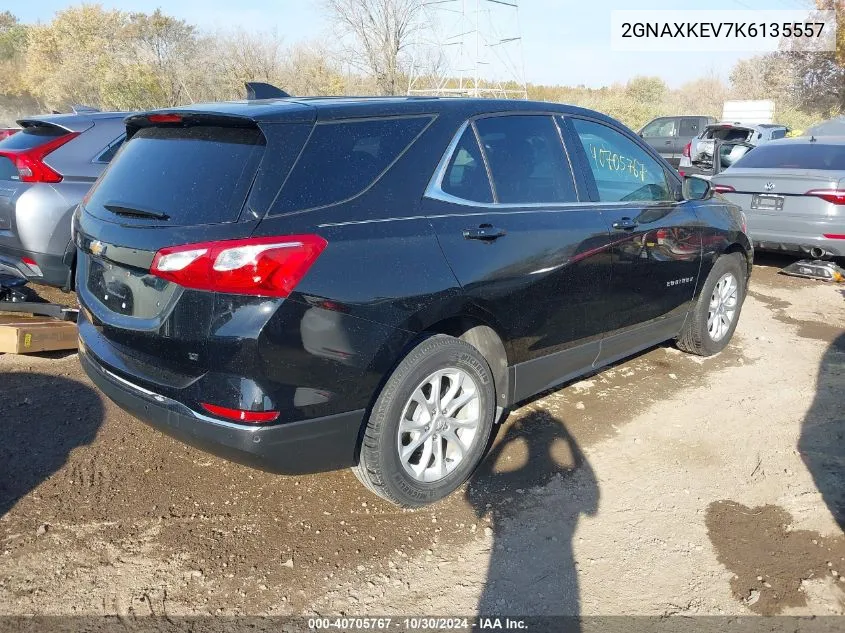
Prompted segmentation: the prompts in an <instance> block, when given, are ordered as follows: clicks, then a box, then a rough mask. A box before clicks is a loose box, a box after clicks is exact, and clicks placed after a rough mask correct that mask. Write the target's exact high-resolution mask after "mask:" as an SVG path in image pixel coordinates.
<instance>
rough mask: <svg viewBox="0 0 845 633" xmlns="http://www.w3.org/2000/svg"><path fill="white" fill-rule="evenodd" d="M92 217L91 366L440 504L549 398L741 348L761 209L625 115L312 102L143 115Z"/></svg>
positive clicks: (216, 429)
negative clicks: (614, 373) (677, 164)
mask: <svg viewBox="0 0 845 633" xmlns="http://www.w3.org/2000/svg"><path fill="white" fill-rule="evenodd" d="M126 129H127V131H126V138H127V141H126V143H125V144H124V147H123V149H122V150H121V151H120V152H119V153H118V155H117V157H116V158H115V160H114V161H113V162H112V164H111V166H110V167H109V169H108V171H107V173H106V175H105V176H104V177H103V178H102V179H101V180H100V182H99V183H98V184H97V185H96V186H95V188H94V189H93V190H92V191H91V193H89V195H88V196H87V197H86V199H85V200H84V201H83V203H82V204H81V205H80V206H79V209H78V210H77V212H76V214H75V216H74V236H75V241H76V245H77V247H78V255H79V257H78V261H79V264H78V269H77V284H76V285H77V289H78V293H79V299H80V302H81V304H82V310H81V313H80V318H79V336H80V358H81V361H82V364H83V366H84V367H85V369H86V371H87V372H88V374H89V375H90V376H91V379H92V380H93V381H94V382H95V383H96V384H97V385H98V386H99V387H100V388H101V389H102V390H103V391H104V392H105V393H106V394H107V395H108V396H109V397H110V398H112V399H113V400H114V401H115V402H117V403H118V404H119V405H120V406H122V407H123V408H125V409H126V410H127V411H129V412H131V413H132V414H133V415H135V416H137V417H138V418H140V419H142V420H144V421H146V422H148V423H150V424H152V425H153V426H155V427H156V428H158V429H161V430H162V431H165V432H166V433H169V434H172V435H173V436H175V437H178V438H180V439H182V440H184V441H186V442H189V443H191V444H194V445H197V446H200V447H203V448H205V449H207V450H209V451H211V452H214V453H216V454H218V455H222V456H224V457H227V458H230V459H232V460H236V461H239V462H243V463H246V464H250V465H253V466H256V467H259V468H262V469H265V470H270V471H274V472H279V473H304V472H315V471H322V470H329V469H336V468H341V467H346V466H354V469H355V472H356V474H357V475H358V477H359V478H360V479H361V481H362V482H363V483H364V484H365V485H366V486H367V487H368V488H369V489H370V490H372V491H373V492H375V493H376V494H378V495H381V496H382V497H384V498H386V499H388V500H390V501H392V502H394V503H397V504H400V505H403V506H409V507H410V506H419V505H423V504H426V503H430V502H432V501H435V500H437V499H440V498H441V497H443V496H445V495H447V494H448V493H450V492H451V491H453V490H454V489H455V488H456V487H458V486H459V485H460V484H461V483H462V482H463V481H464V480H465V479H466V478H467V477H468V476H469V475H470V473H471V472H472V471H473V469H474V468H475V467H476V465H477V464H478V463H479V461H480V460H481V459H482V457H483V454H484V451H485V448H486V446H487V443H488V438H489V436H490V433H491V428H492V427H493V424H494V423H495V422H496V421H497V420H499V419H501V417H502V415H503V413H504V411H506V410H507V409H509V408H511V407H513V406H514V405H515V404H516V403H518V402H520V401H522V400H525V399H526V398H529V397H530V396H532V395H534V394H536V393H538V392H540V391H543V390H545V389H548V388H550V387H553V386H555V385H558V384H560V383H562V382H564V381H567V380H570V379H572V378H574V377H576V376H578V375H581V374H584V373H586V372H591V371H594V370H595V369H596V368H597V367H601V366H603V365H607V364H609V363H613V362H614V361H617V360H619V359H621V358H624V357H626V356H628V355H630V354H633V353H635V352H637V351H639V350H642V349H645V348H647V347H649V346H652V345H655V344H657V343H660V342H662V341H666V340H668V339H676V340H677V345H678V346H679V347H680V348H681V349H684V350H687V351H689V352H693V353H696V354H702V355H709V354H714V353H716V352H718V351H720V350H721V349H722V348H724V347H725V345H727V343H728V341H729V340H730V338H731V335H732V334H733V331H734V329H735V327H736V324H737V320H738V318H739V312H740V309H741V306H742V302H743V299H744V297H745V289H746V284H747V281H748V276H749V274H750V272H751V263H752V256H753V251H752V247H751V244H750V243H749V241H748V237H747V236H746V234H745V225H744V224H745V222H744V218H743V217H742V215H741V212H740V211H739V209H738V208H737V207H736V206H734V205H732V204H730V203H728V202H726V201H725V200H723V199H722V198H720V197H718V196H715V197H714V196H713V194H712V192H711V190H710V185H709V183H707V182H706V181H704V180H698V179H687V180H686V181H684V182H683V183H682V182H681V180H680V179H679V178H678V176H677V174H676V173H674V172H673V170H672V169H671V168H670V167H669V165H668V164H667V163H666V162H664V161H663V160H662V159H661V158H660V157H659V156H658V155H657V153H656V152H655V151H654V150H653V149H651V148H650V147H649V146H648V145H646V144H645V143H643V141H642V140H641V139H640V138H639V137H638V136H637V135H636V134H634V133H633V132H631V131H630V130H629V129H627V128H625V127H624V126H622V125H620V124H619V123H617V122H616V121H614V120H612V119H609V118H608V117H606V116H603V115H601V114H598V113H596V112H592V111H589V110H583V109H580V108H575V107H568V106H563V105H555V104H548V103H531V102H526V101H495V100H475V99H435V98H287V99H276V100H263V101H254V102H242V103H216V104H209V105H203V106H191V107H184V108H176V109H170V110H166V111H165V110H162V111H156V112H152V113H146V114H139V115H134V116H130V117H129V118H128V119H127V120H126Z"/></svg>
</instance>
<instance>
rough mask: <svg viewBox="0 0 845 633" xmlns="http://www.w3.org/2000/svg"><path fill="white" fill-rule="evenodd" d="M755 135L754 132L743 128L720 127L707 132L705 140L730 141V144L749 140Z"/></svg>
mask: <svg viewBox="0 0 845 633" xmlns="http://www.w3.org/2000/svg"><path fill="white" fill-rule="evenodd" d="M752 133H753V130H748V129H743V128H736V127H728V128H724V127H718V128H713V129H710V130H708V131H707V134H705V136H704V137H705V138H716V139H719V140H720V141H728V142H737V141H739V142H742V141H746V140H748V138H749V137H750V136H751V134H752Z"/></svg>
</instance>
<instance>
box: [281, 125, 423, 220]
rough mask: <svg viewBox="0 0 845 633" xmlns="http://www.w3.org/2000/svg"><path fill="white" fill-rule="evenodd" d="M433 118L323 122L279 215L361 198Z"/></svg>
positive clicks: (288, 185)
mask: <svg viewBox="0 0 845 633" xmlns="http://www.w3.org/2000/svg"><path fill="white" fill-rule="evenodd" d="M431 120H432V117H430V116H419V117H404V118H390V119H368V120H362V121H349V120H347V121H340V122H333V123H320V124H317V125H316V126H315V127H314V131H313V132H312V133H311V138H310V139H309V140H308V144H307V145H306V146H305V149H304V150H303V151H302V155H301V156H300V157H299V160H298V161H297V162H296V165H295V166H294V168H293V171H292V172H291V174H290V176H289V177H288V180H287V182H286V183H285V185H284V188H283V189H282V193H281V196H280V199H279V204H278V205H277V207H276V208H275V210H274V212H275V213H288V212H291V211H302V210H305V209H313V208H316V207H324V206H328V205H331V204H336V203H338V202H342V201H344V200H348V199H349V198H353V197H355V196H357V195H358V194H360V193H361V192H363V191H364V190H365V189H367V188H368V187H370V186H371V185H372V184H373V183H374V182H375V181H376V180H377V179H378V177H379V176H380V175H381V174H382V173H383V172H384V171H385V170H386V169H387V168H388V167H390V165H391V164H392V163H393V162H394V161H395V160H396V159H397V158H399V156H400V155H401V154H402V153H403V152H404V151H405V150H406V149H407V148H408V147H409V146H410V145H411V143H413V142H414V139H416V138H417V136H419V134H420V133H421V132H422V131H423V130H424V129H425V128H426V127H427V126H428V124H429V123H430V122H431Z"/></svg>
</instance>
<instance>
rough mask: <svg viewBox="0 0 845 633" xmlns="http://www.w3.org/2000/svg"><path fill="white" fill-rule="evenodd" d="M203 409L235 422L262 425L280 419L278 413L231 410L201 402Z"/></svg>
mask: <svg viewBox="0 0 845 633" xmlns="http://www.w3.org/2000/svg"><path fill="white" fill-rule="evenodd" d="M200 404H201V405H202V408H203V409H205V410H206V411H208V412H209V413H211V414H213V415H216V416H218V417H221V418H227V419H229V420H235V421H237V422H253V423H257V424H260V423H261V422H272V421H273V420H275V419H276V418H278V417H279V412H278V411H244V410H243V409H229V408H228V407H219V406H217V405H216V404H208V403H206V402H201V403H200Z"/></svg>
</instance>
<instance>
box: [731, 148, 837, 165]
mask: <svg viewBox="0 0 845 633" xmlns="http://www.w3.org/2000/svg"><path fill="white" fill-rule="evenodd" d="M734 167H736V168H740V167H742V168H752V169H822V170H834V171H845V145H832V144H831V145H824V144H823V143H820V142H818V141H817V142H815V143H789V142H786V143H782V144H768V143H767V144H765V145H759V146H758V147H756V148H754V150H753V151H751V152H748V154H746V155H745V156H743V157H742V158H741V159H740V160H738V161H737V162H736V163H734Z"/></svg>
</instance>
